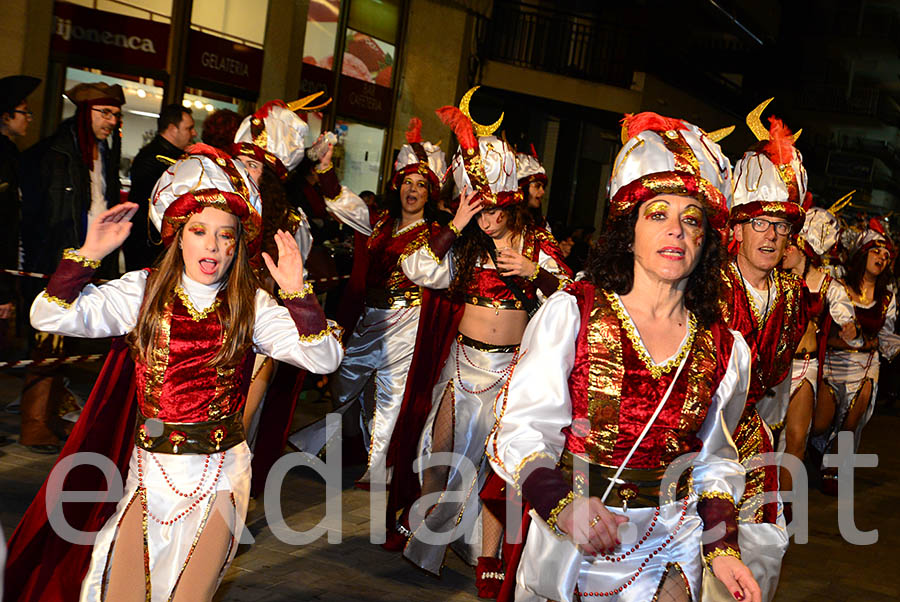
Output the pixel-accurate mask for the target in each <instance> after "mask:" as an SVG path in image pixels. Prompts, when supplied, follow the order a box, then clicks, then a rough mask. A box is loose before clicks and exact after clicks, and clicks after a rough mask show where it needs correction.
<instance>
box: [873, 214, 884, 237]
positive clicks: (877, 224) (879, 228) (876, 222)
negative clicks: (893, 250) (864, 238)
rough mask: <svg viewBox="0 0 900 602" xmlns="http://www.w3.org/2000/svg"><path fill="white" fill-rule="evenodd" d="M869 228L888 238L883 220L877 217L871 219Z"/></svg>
mask: <svg viewBox="0 0 900 602" xmlns="http://www.w3.org/2000/svg"><path fill="white" fill-rule="evenodd" d="M869 229H871V230H875V231H876V232H878V233H879V234H881V235H882V236H884V237H885V238H887V231H886V230H885V229H884V224H883V223H881V220H880V219H878V218H877V217H873V218H870V219H869Z"/></svg>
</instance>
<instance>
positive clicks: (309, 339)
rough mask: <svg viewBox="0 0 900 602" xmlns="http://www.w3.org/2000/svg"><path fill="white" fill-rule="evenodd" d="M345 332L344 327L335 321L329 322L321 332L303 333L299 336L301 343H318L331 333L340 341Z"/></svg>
mask: <svg viewBox="0 0 900 602" xmlns="http://www.w3.org/2000/svg"><path fill="white" fill-rule="evenodd" d="M343 334H344V329H343V328H342V327H340V326H338V325H337V324H335V323H334V322H328V325H327V326H326V327H325V328H323V329H322V331H321V332H317V333H316V334H301V335H299V336H300V342H301V343H317V342H319V341H321V340H322V339H324V338H325V337H326V336H328V335H331V336H333V337H334V338H336V339H337V340H339V341H340V340H341V337H342V336H343Z"/></svg>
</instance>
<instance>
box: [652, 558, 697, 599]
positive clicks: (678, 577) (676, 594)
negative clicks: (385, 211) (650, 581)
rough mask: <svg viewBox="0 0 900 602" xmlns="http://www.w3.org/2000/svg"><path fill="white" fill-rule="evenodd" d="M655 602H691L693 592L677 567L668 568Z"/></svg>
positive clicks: (670, 566)
mask: <svg viewBox="0 0 900 602" xmlns="http://www.w3.org/2000/svg"><path fill="white" fill-rule="evenodd" d="M654 600H657V601H658V602H690V601H691V592H690V590H689V589H688V586H687V580H685V578H684V575H683V574H682V572H681V571H680V570H679V569H678V568H676V567H675V565H672V564H670V565H669V566H668V567H667V568H666V572H665V573H664V574H663V578H662V581H660V584H659V589H658V590H657V591H656V598H654Z"/></svg>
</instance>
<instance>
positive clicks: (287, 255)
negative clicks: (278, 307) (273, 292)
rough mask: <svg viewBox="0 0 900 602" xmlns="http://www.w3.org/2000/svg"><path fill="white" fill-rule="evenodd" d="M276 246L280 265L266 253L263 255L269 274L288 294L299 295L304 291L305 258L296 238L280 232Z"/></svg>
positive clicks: (276, 235)
mask: <svg viewBox="0 0 900 602" xmlns="http://www.w3.org/2000/svg"><path fill="white" fill-rule="evenodd" d="M275 246H276V247H277V248H278V263H277V264H276V263H275V260H273V259H272V256H271V255H269V254H268V253H266V252H265V251H264V252H263V254H262V258H263V261H265V262H266V267H267V268H269V273H270V274H271V275H272V278H274V279H275V282H276V283H277V284H278V286H279V287H280V288H281V290H283V291H284V292H286V293H299V292H300V291H301V290H303V257H302V256H301V255H300V247H298V246H297V241H296V240H294V237H293V236H291V235H290V234H288V233H287V232H285V231H284V230H279V231H278V232H276V233H275Z"/></svg>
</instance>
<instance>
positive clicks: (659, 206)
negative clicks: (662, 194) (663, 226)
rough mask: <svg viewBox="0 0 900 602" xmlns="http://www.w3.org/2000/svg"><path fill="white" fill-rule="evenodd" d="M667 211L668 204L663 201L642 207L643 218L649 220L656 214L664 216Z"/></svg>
mask: <svg viewBox="0 0 900 602" xmlns="http://www.w3.org/2000/svg"><path fill="white" fill-rule="evenodd" d="M668 210H669V204H668V203H667V202H665V201H653V202H652V203H650V204H649V205H647V206H646V207H644V217H646V218H649V217H651V216H653V215H657V214H660V213H662V214H665V213H666V212H667V211H668Z"/></svg>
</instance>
